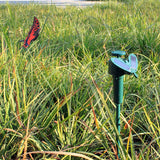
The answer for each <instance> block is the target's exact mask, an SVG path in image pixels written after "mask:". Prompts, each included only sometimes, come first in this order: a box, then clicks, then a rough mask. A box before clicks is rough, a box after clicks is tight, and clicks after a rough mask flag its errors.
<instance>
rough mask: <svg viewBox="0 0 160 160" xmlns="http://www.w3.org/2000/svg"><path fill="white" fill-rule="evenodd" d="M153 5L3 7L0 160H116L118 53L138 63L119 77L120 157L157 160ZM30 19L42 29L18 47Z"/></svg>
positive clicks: (158, 34)
mask: <svg viewBox="0 0 160 160" xmlns="http://www.w3.org/2000/svg"><path fill="white" fill-rule="evenodd" d="M159 3H160V2H159V1H158V2H157V1H154V0H149V1H143V0H139V1H138V0H137V1H134V2H130V3H117V2H111V1H109V2H108V3H107V4H106V5H99V6H94V7H87V8H76V7H66V8H57V7H55V6H44V5H36V4H31V5H1V6H0V12H1V14H0V26H1V27H0V31H1V35H0V71H1V76H0V106H1V107H0V159H27V158H28V159H48V160H49V159H65V160H67V159H68V160H71V159H73V160H76V159H77V160H78V159H117V152H116V133H117V132H116V127H115V111H116V109H115V105H114V103H113V93H112V92H113V89H112V88H113V84H112V76H111V75H109V74H108V61H109V59H110V58H111V54H110V52H111V51H112V50H117V49H118V50H124V51H126V53H127V55H126V57H128V54H130V53H134V54H136V55H137V57H138V61H139V66H138V73H137V74H138V76H139V77H138V78H137V79H136V78H135V77H134V76H132V75H130V76H129V75H126V76H125V79H124V100H123V104H122V106H121V137H120V142H121V144H120V157H121V159H128V160H129V159H137V160H146V159H155V160H156V159H159V158H160V83H159V82H160V63H159V62H160V58H159V57H160V56H159V53H160V28H159V27H160V18H159V10H160V7H159V6H160V4H159ZM34 16H36V17H37V18H38V19H39V21H40V26H41V27H42V26H43V25H44V22H45V20H46V18H47V21H46V24H45V27H44V29H43V32H41V33H40V36H39V37H38V39H37V40H36V41H34V42H33V43H32V44H31V45H30V47H29V48H28V49H26V50H25V49H21V46H22V44H20V43H19V40H22V39H24V38H25V37H26V36H27V34H28V31H29V28H30V26H31V25H32V22H33V17H34ZM128 120H129V121H128ZM128 122H130V123H128ZM127 124H128V127H125V126H127Z"/></svg>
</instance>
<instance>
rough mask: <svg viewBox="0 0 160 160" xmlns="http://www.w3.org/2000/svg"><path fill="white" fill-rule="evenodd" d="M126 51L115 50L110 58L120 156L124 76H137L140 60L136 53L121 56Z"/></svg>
mask: <svg viewBox="0 0 160 160" xmlns="http://www.w3.org/2000/svg"><path fill="white" fill-rule="evenodd" d="M125 54H126V53H125V52H124V51H113V52H112V55H113V56H116V57H112V58H111V59H110V60H109V74H111V75H112V76H113V93H114V103H115V105H116V126H117V129H118V133H119V135H117V137H116V140H117V154H118V157H119V158H120V152H119V148H120V141H119V136H120V105H121V104H122V102H123V78H124V75H125V74H134V76H135V77H136V78H137V77H138V76H137V74H136V71H137V68H138V60H137V57H136V55H135V54H130V55H129V57H128V60H127V59H122V58H121V56H123V55H125Z"/></svg>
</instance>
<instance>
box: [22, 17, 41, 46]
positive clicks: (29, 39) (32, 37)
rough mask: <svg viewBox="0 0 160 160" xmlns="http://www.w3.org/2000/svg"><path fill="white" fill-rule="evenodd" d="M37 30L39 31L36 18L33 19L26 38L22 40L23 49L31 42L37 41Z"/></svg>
mask: <svg viewBox="0 0 160 160" xmlns="http://www.w3.org/2000/svg"><path fill="white" fill-rule="evenodd" d="M39 30H40V27H39V21H38V19H37V18H36V17H34V21H33V25H32V27H31V29H30V31H29V33H28V36H27V38H26V39H25V40H24V44H23V47H24V48H27V47H28V46H29V45H30V43H31V42H32V41H34V40H36V39H37V37H38V36H39Z"/></svg>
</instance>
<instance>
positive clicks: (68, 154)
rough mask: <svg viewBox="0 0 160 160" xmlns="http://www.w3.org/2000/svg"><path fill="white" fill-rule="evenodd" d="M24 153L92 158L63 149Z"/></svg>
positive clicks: (90, 159)
mask: <svg viewBox="0 0 160 160" xmlns="http://www.w3.org/2000/svg"><path fill="white" fill-rule="evenodd" d="M26 154H51V155H64V156H73V157H79V158H84V159H86V160H93V159H92V158H90V157H88V156H85V155H83V154H80V153H71V152H63V151H34V152H28V153H26Z"/></svg>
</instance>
